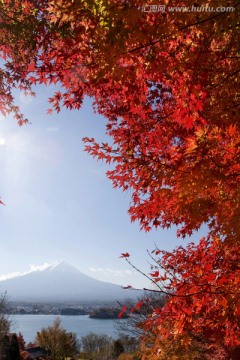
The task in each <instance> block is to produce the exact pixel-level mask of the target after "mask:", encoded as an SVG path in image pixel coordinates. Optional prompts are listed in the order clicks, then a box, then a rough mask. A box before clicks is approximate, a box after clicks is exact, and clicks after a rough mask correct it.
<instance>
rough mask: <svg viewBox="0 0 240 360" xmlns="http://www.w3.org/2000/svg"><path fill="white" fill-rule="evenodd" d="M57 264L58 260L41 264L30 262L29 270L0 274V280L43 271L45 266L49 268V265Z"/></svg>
mask: <svg viewBox="0 0 240 360" xmlns="http://www.w3.org/2000/svg"><path fill="white" fill-rule="evenodd" d="M57 264H59V262H58V261H55V262H53V263H47V262H46V263H44V264H43V265H35V264H30V265H29V266H30V269H29V270H27V271H24V272H12V273H8V274H5V275H1V276H0V281H4V280H8V279H13V278H16V277H20V276H23V275H27V274H30V273H31V272H34V271H43V270H46V269H47V268H49V267H50V266H51V267H53V266H56V265H57Z"/></svg>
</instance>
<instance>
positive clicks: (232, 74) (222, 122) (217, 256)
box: [0, 0, 240, 359]
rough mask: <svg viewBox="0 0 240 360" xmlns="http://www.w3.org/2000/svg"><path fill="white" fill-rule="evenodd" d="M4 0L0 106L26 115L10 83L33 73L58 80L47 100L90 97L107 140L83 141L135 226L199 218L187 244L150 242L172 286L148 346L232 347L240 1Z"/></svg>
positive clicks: (158, 275) (221, 350)
mask: <svg viewBox="0 0 240 360" xmlns="http://www.w3.org/2000/svg"><path fill="white" fill-rule="evenodd" d="M162 3H163V4H167V6H171V5H173V6H176V4H174V2H173V1H167V0H164V1H162ZM202 3H203V2H202V1H201V2H200V4H199V6H201V4H202ZM11 4H12V2H11V1H10V0H4V1H2V2H1V5H0V20H1V30H2V31H1V33H0V52H1V57H2V61H3V62H2V64H1V69H0V88H1V90H0V111H1V112H2V113H3V114H4V115H8V114H9V113H10V112H14V114H15V117H16V119H17V121H18V122H19V124H20V125H21V124H23V123H24V122H26V121H27V120H26V119H25V118H24V115H23V114H21V111H20V109H19V108H18V107H17V106H15V105H14V97H13V89H14V88H19V89H20V90H22V91H25V92H26V93H30V94H33V92H32V87H33V85H37V84H45V85H49V84H60V85H61V87H62V88H61V91H57V92H56V93H55V94H53V96H52V97H51V98H50V100H49V101H50V104H51V106H52V109H50V110H49V112H50V113H51V111H52V110H55V111H57V112H58V111H60V109H61V107H62V106H65V107H66V108H68V109H79V108H80V107H81V104H82V101H83V98H84V96H89V97H91V98H92V99H93V102H94V108H95V110H96V111H97V112H99V113H100V114H102V115H103V116H104V117H105V118H106V119H107V127H106V132H107V133H108V134H109V135H110V137H111V138H112V143H111V144H106V143H102V144H99V143H97V142H95V140H94V139H90V138H85V139H84V141H85V143H86V151H87V152H89V153H90V154H91V155H92V156H94V157H96V158H97V159H101V160H105V161H106V162H107V163H109V164H112V167H111V170H109V171H108V172H107V176H108V177H109V178H110V180H111V181H112V183H113V186H114V187H118V188H121V189H123V190H128V189H131V194H132V202H131V205H130V208H129V214H130V216H131V219H132V221H139V222H140V225H141V227H142V228H143V229H144V230H146V231H149V230H151V229H152V228H153V227H156V228H158V227H163V228H169V227H170V226H172V225H176V226H177V227H178V229H179V230H178V236H181V237H185V236H187V235H191V234H192V233H193V232H194V231H196V230H198V229H200V228H201V226H202V225H203V224H206V225H207V227H208V229H209V232H208V236H207V237H206V238H205V239H202V240H201V241H200V242H199V244H198V245H196V246H194V245H191V244H190V245H189V246H188V247H187V248H186V249H185V250H184V249H182V248H179V249H177V250H176V251H174V252H173V253H171V254H168V253H164V254H162V256H160V258H159V260H158V262H159V267H160V268H159V269H156V270H155V271H154V272H153V273H152V278H153V281H154V282H155V284H160V283H161V282H164V288H161V290H160V291H162V290H164V289H165V290H164V291H167V293H168V294H170V293H171V294H172V296H170V295H169V300H168V302H167V304H166V306H164V308H163V309H157V310H156V311H155V312H154V313H153V314H152V316H151V317H150V318H149V321H148V323H146V328H147V329H149V332H152V333H154V334H155V336H154V337H153V338H154V345H153V346H151V349H150V350H149V349H148V348H147V346H145V354H147V353H148V351H150V355H149V356H150V357H149V359H150V358H151V356H158V357H159V359H161V358H164V356H165V358H166V357H167V351H168V350H167V349H169V348H170V347H169V346H170V345H169V344H170V343H171V341H173V343H174V344H177V345H176V346H175V348H174V349H175V350H174V351H175V355H174V356H177V355H176V353H177V350H176V349H178V350H179V347H181V348H184V349H186V348H188V349H190V350H189V354H190V355H189V358H194V357H193V355H191V354H193V352H194V351H195V350H196V351H195V352H196V353H197V352H198V354H202V353H203V352H204V353H205V352H206V351H207V350H206V349H207V348H209V351H208V352H209V353H211V352H212V354H213V353H214V352H215V355H212V356H215V358H216V359H220V356H222V358H224V356H225V358H227V356H229V357H230V358H231V356H232V357H233V356H234V355H233V352H234V351H235V347H236V346H239V341H240V329H239V280H238V278H239V267H238V261H239V259H238V254H239V249H238V248H239V239H240V223H239V218H240V205H239V199H240V193H239V178H240V151H239V143H240V131H239V120H238V109H239V105H240V104H239V100H240V97H239V94H240V89H239V73H240V69H239V44H240V41H239V40H240V39H239V34H240V32H239V14H238V11H239V4H238V3H237V2H235V1H232V0H230V1H228V2H227V5H228V6H230V5H231V6H232V7H233V8H234V10H233V11H222V12H207V11H205V12H204V11H202V12H187V11H186V12H184V11H176V12H168V11H165V12H161V13H154V12H143V11H142V6H143V5H145V2H144V1H141V0H132V1H131V2H129V1H127V0H121V1H119V0H98V1H94V2H90V1H84V0H78V1H77V0H71V1H70V0H58V1H47V0H39V1H32V0H31V1H30V0H22V1H20V0H19V1H16V2H15V3H14V4H15V5H14V6H10V5H11ZM177 5H178V7H181V6H183V7H184V6H187V7H189V6H190V7H191V5H193V2H192V1H183V0H182V1H179V2H178V4H177ZM204 6H208V7H212V8H216V3H215V1H213V0H207V1H204ZM156 255H157V256H159V255H161V253H159V254H156ZM235 256H236V258H235ZM122 257H124V258H126V259H127V260H128V257H129V254H128V253H124V254H122ZM164 268H165V269H166V270H165V275H164V276H163V275H162V270H163V269H164ZM162 276H163V277H162ZM165 277H166V278H165ZM165 282H166V283H165ZM206 339H208V341H207V340H206ZM145 344H147V341H146V342H145ZM221 344H222V345H221ZM220 345H221V346H220ZM214 346H215V347H216V348H214ZM153 349H154V351H155V352H154V351H153ZM194 349H195V350H194ZM160 350H161V351H160ZM180 352H181V351H180V350H179V354H180ZM201 352H202V353H201ZM143 353H144V352H143ZM153 354H154V355H153ZM156 354H157V355H156ZM163 354H165V355H163ZM185 354H186V352H185ZM216 354H217V355H216ZM226 354H230V355H226ZM144 356H145V355H144ZM146 356H148V355H146ZM191 356H192V357H191ZM194 356H195V355H194ZM197 356H198V355H196V356H195V358H197ZM199 356H201V355H199ZM146 358H147V357H146ZM155 358H156V357H155ZM172 358H174V357H172ZM176 358H177V357H176ZM178 358H181V357H180V355H179V357H178ZM185 358H187V357H185Z"/></svg>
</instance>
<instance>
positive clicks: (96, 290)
mask: <svg viewBox="0 0 240 360" xmlns="http://www.w3.org/2000/svg"><path fill="white" fill-rule="evenodd" d="M3 291H7V294H8V295H9V297H10V300H11V301H29V302H46V301H49V302H51V301H53V302H64V301H93V302H100V301H113V300H121V299H124V298H126V297H129V295H130V296H131V295H133V293H132V294H130V293H129V292H126V291H124V290H123V289H122V288H121V287H120V286H119V285H114V284H110V283H107V282H102V281H99V280H96V279H94V278H92V277H90V276H87V275H85V274H83V273H81V272H80V271H79V270H78V269H76V268H75V267H73V266H72V265H70V264H68V263H65V262H61V263H54V264H52V265H50V266H48V267H47V268H45V269H44V270H41V271H40V270H36V271H32V272H30V273H28V274H25V275H22V276H19V277H16V278H12V279H8V280H4V281H1V282H0V292H3Z"/></svg>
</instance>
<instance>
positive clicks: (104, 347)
mask: <svg viewBox="0 0 240 360" xmlns="http://www.w3.org/2000/svg"><path fill="white" fill-rule="evenodd" d="M112 344H113V340H112V338H111V337H110V336H107V335H97V334H95V333H93V332H91V333H89V334H88V335H86V336H82V338H81V348H82V350H83V352H84V354H85V355H86V356H87V359H91V360H109V359H112Z"/></svg>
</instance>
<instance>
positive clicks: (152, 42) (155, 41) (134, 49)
mask: <svg viewBox="0 0 240 360" xmlns="http://www.w3.org/2000/svg"><path fill="white" fill-rule="evenodd" d="M222 15H224V13H220V14H217V15H215V16H212V17H209V18H207V19H203V20H200V21H197V22H195V23H192V24H188V25H185V26H183V27H181V28H179V29H178V30H177V31H182V30H185V29H187V28H189V27H192V26H195V25H199V24H202V23H205V22H207V21H210V20H213V19H215V18H217V17H219V16H222ZM173 34H174V32H172V33H171V34H169V35H167V36H166V37H165V38H164V40H165V39H168V38H169V37H171V36H172V35H173ZM162 40H163V39H162V38H160V39H156V40H152V41H150V42H149V43H147V44H144V45H140V46H138V47H135V48H133V49H131V50H129V51H126V52H125V53H123V55H125V54H129V53H132V52H135V51H138V50H141V49H144V48H146V47H148V46H152V45H155V44H157V43H158V42H160V41H162Z"/></svg>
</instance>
